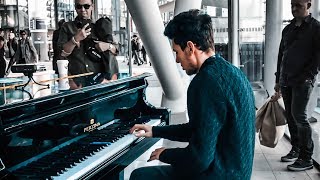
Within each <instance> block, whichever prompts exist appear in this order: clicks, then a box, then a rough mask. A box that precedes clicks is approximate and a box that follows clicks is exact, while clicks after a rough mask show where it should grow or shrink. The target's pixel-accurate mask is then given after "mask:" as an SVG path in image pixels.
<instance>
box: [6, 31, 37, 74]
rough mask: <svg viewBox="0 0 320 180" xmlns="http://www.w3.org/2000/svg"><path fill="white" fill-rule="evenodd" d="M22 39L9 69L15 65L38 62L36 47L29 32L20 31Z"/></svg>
mask: <svg viewBox="0 0 320 180" xmlns="http://www.w3.org/2000/svg"><path fill="white" fill-rule="evenodd" d="M20 36H21V39H20V40H19V41H18V46H17V51H16V53H15V55H14V57H13V58H12V59H10V62H9V66H8V68H7V72H8V71H9V68H11V66H12V65H13V64H14V63H17V64H35V63H37V62H38V54H37V51H36V48H35V47H34V45H33V43H32V41H31V40H30V39H29V38H28V35H27V31H26V30H21V31H20Z"/></svg>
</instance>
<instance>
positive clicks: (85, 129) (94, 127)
mask: <svg viewBox="0 0 320 180" xmlns="http://www.w3.org/2000/svg"><path fill="white" fill-rule="evenodd" d="M99 126H100V122H97V123H95V124H92V125H90V126H88V127H85V128H83V132H91V131H93V130H95V129H97V127H99Z"/></svg>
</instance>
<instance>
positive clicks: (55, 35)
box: [52, 19, 66, 74]
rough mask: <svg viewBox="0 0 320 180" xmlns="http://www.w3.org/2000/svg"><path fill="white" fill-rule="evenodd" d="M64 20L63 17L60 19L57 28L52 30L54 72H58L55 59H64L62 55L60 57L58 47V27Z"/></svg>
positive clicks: (59, 27)
mask: <svg viewBox="0 0 320 180" xmlns="http://www.w3.org/2000/svg"><path fill="white" fill-rule="evenodd" d="M65 22H66V21H65V20H64V19H61V20H60V21H59V22H58V29H56V30H54V31H53V35H52V47H53V60H52V67H53V70H54V71H55V72H56V74H58V66H57V60H59V59H65V58H64V57H61V49H59V47H58V40H59V34H60V29H61V27H62V25H63V24H64V23H65Z"/></svg>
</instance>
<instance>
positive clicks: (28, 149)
mask: <svg viewBox="0 0 320 180" xmlns="http://www.w3.org/2000/svg"><path fill="white" fill-rule="evenodd" d="M150 75H151V74H142V75H138V76H135V77H127V78H123V79H119V80H117V81H113V82H108V83H103V82H102V81H98V80H97V79H95V78H96V76H92V75H90V76H82V77H77V78H72V80H71V79H70V81H73V82H76V83H77V84H78V85H79V84H81V86H79V87H81V88H77V89H73V90H64V91H56V90H54V89H55V88H53V86H54V83H52V85H51V86H50V88H52V90H50V91H51V92H52V93H46V94H47V95H44V96H38V97H35V96H32V95H33V94H32V93H30V92H23V94H26V93H27V94H29V96H30V98H29V99H28V100H21V101H12V102H11V103H5V104H2V105H0V179H123V177H124V169H125V168H126V167H127V166H128V165H129V164H130V163H132V162H133V161H134V160H135V159H136V158H138V157H139V156H140V155H141V154H142V153H144V152H145V151H146V150H147V149H149V148H150V147H151V146H152V145H153V144H155V143H156V142H157V141H158V140H159V139H158V138H137V137H135V136H134V135H132V134H129V133H128V130H129V129H130V127H132V126H133V125H134V124H135V123H144V124H149V125H154V126H162V125H165V124H168V122H169V119H170V110H168V109H166V108H156V107H154V106H152V105H150V104H149V103H148V102H147V101H146V96H145V90H146V87H147V86H148V84H147V81H146V77H148V76H150ZM15 89H16V90H13V92H12V93H14V92H15V91H19V92H20V93H21V91H28V89H27V88H26V89H22V90H21V89H20V90H18V88H15ZM42 89H46V88H42ZM29 90H30V89H29ZM3 91H4V90H3ZM40 91H41V89H40ZM16 94H17V92H16ZM38 94H39V93H38ZM15 96H18V95H15Z"/></svg>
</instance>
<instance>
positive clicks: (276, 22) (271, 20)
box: [264, 0, 282, 96]
mask: <svg viewBox="0 0 320 180" xmlns="http://www.w3.org/2000/svg"><path fill="white" fill-rule="evenodd" d="M266 3H267V4H266V5H267V7H266V11H267V12H266V13H267V14H266V33H265V34H266V35H265V39H266V40H265V41H266V42H265V58H264V87H265V88H266V90H267V91H268V92H269V94H270V96H271V95H272V94H273V93H274V89H273V88H274V85H275V75H274V73H275V72H276V71H277V61H278V52H279V45H280V41H281V31H282V1H279V0H268V1H266Z"/></svg>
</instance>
